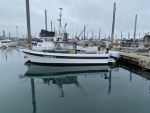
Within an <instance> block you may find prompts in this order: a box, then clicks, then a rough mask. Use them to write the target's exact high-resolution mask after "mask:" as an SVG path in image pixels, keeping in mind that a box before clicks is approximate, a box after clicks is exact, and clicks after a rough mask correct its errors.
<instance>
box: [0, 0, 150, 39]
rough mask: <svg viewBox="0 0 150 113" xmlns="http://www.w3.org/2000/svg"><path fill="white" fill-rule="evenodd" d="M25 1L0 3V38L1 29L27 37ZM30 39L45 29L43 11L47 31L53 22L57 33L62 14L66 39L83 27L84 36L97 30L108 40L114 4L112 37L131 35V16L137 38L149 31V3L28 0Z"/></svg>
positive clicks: (132, 0)
mask: <svg viewBox="0 0 150 113" xmlns="http://www.w3.org/2000/svg"><path fill="white" fill-rule="evenodd" d="M25 1H26V0H0V31H1V32H0V36H1V35H2V31H3V30H5V35H6V36H8V33H9V32H10V34H11V36H13V37H16V36H17V34H16V26H18V34H19V37H22V36H23V35H24V36H26V34H27V27H26V26H27V25H26V4H25V3H26V2H25ZM29 2H30V20H31V34H32V36H36V37H38V36H39V32H40V30H41V29H45V18H44V14H45V12H44V11H45V9H46V10H47V20H48V30H50V28H51V25H50V22H51V21H52V22H53V27H54V26H55V28H56V30H58V25H59V24H58V20H57V19H58V18H59V13H60V10H59V8H63V11H62V25H63V26H64V24H65V23H67V32H68V33H69V34H70V37H72V36H73V35H75V32H76V31H77V32H78V34H79V33H80V32H81V31H82V30H83V26H84V25H85V26H86V32H88V37H91V33H92V30H93V32H94V36H97V37H98V32H99V28H101V37H105V34H106V36H107V37H108V36H109V35H110V34H111V29H112V17H113V4H114V2H116V7H117V9H116V20H115V36H116V34H117V37H118V38H120V32H121V30H122V31H123V36H124V37H125V36H126V37H127V35H128V32H130V34H131V36H133V33H134V24H135V15H136V14H137V15H138V18H137V36H139V33H140V34H141V36H142V35H143V34H144V33H146V32H149V31H150V7H149V5H150V1H149V0H115V1H113V0H29Z"/></svg>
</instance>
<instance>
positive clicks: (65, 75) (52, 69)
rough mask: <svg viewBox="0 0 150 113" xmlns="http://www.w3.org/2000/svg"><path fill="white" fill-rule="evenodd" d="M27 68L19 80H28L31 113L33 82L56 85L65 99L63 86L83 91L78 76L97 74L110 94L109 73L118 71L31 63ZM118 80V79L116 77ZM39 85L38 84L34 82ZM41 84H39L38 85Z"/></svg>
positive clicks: (33, 97)
mask: <svg viewBox="0 0 150 113" xmlns="http://www.w3.org/2000/svg"><path fill="white" fill-rule="evenodd" d="M25 65H26V66H27V67H28V70H27V72H26V73H25V74H24V75H20V76H19V78H20V79H25V81H27V79H30V82H31V91H32V105H33V113H36V110H37V107H36V96H35V80H38V81H39V79H40V80H42V81H43V82H42V83H43V84H47V85H50V84H53V85H57V86H58V89H59V90H60V97H65V92H64V90H63V85H71V84H74V85H75V86H76V87H77V88H79V89H80V90H82V91H84V88H83V86H81V84H80V83H79V82H78V77H79V76H84V77H85V78H86V77H87V76H91V75H93V74H94V73H97V74H98V75H99V76H100V77H102V78H104V79H105V80H108V81H109V82H108V83H109V86H108V94H110V93H111V79H112V77H111V71H118V70H119V68H118V67H109V66H108V65H105V66H72V67H70V66H64V67H62V66H43V65H35V64H32V63H26V64H25ZM117 78H119V77H117ZM36 83H39V82H36ZM40 84H41V83H40Z"/></svg>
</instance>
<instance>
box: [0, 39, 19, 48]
mask: <svg viewBox="0 0 150 113" xmlns="http://www.w3.org/2000/svg"><path fill="white" fill-rule="evenodd" d="M17 44H18V42H16V41H12V40H10V39H5V40H0V46H1V47H5V48H6V47H15V46H17Z"/></svg>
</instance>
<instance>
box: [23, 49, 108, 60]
mask: <svg viewBox="0 0 150 113" xmlns="http://www.w3.org/2000/svg"><path fill="white" fill-rule="evenodd" d="M23 52H24V53H26V54H29V55H33V56H39V57H47V58H61V59H108V58H109V57H85V56H84V57H80V56H79V57H74V56H53V55H41V54H35V53H28V52H25V51H23Z"/></svg>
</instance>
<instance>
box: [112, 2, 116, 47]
mask: <svg viewBox="0 0 150 113" xmlns="http://www.w3.org/2000/svg"><path fill="white" fill-rule="evenodd" d="M115 13H116V3H114V8H113V22H112V33H111V47H113V40H114V28H115Z"/></svg>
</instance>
